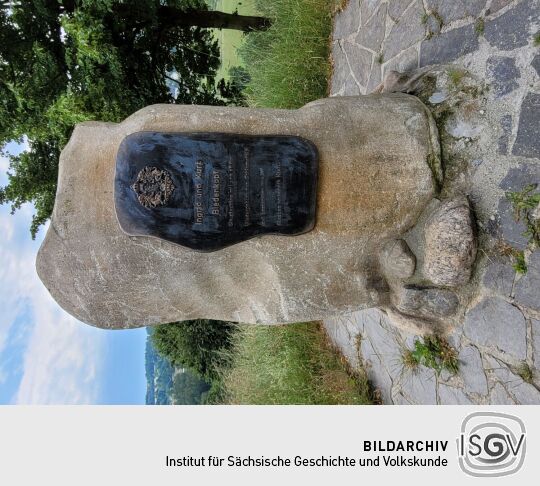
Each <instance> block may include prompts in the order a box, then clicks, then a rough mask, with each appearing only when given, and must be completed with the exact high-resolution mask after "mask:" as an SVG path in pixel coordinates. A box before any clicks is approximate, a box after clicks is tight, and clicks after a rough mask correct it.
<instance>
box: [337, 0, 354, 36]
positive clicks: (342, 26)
mask: <svg viewBox="0 0 540 486" xmlns="http://www.w3.org/2000/svg"><path fill="white" fill-rule="evenodd" d="M359 13H360V2H359V1H358V0H350V1H349V2H348V3H347V6H346V7H345V8H344V9H343V11H341V12H339V13H338V14H337V15H336V20H335V22H334V39H342V38H343V37H347V36H348V35H351V34H354V33H355V32H356V31H357V30H358V27H360V15H359Z"/></svg>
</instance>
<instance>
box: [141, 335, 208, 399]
mask: <svg viewBox="0 0 540 486" xmlns="http://www.w3.org/2000/svg"><path fill="white" fill-rule="evenodd" d="M146 332H147V334H148V335H147V337H146V350H145V369H146V404H147V405H200V404H201V403H204V399H205V397H206V394H207V392H208V390H209V389H210V385H208V384H207V383H206V382H205V381H203V380H201V379H200V378H198V377H197V376H196V375H195V374H193V373H192V372H190V371H189V370H188V369H186V368H176V369H175V368H174V367H173V366H171V364H170V363H169V361H168V360H166V359H165V358H163V357H161V356H160V355H159V354H158V352H157V351H156V350H155V348H154V346H153V345H152V340H151V339H150V336H151V333H152V328H146Z"/></svg>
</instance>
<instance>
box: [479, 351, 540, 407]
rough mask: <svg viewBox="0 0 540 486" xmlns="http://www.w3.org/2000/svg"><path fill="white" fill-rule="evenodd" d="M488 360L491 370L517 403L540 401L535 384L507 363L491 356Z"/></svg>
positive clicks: (535, 403) (539, 392) (535, 402)
mask: <svg viewBox="0 0 540 486" xmlns="http://www.w3.org/2000/svg"><path fill="white" fill-rule="evenodd" d="M487 362H488V366H489V367H490V370H491V372H492V373H493V374H494V375H495V376H496V377H497V378H498V380H499V382H500V383H501V384H502V385H504V388H505V390H506V391H507V392H508V394H509V395H510V396H511V397H512V398H513V399H514V400H515V403H518V404H521V405H537V404H538V403H540V391H538V390H537V389H536V388H535V387H534V386H533V385H531V384H529V383H526V382H524V381H523V380H522V379H521V378H520V377H519V376H518V375H516V374H515V373H513V372H512V371H511V370H510V369H509V368H508V366H506V364H504V363H503V362H502V361H500V360H498V359H495V358H493V357H489V356H488V357H487Z"/></svg>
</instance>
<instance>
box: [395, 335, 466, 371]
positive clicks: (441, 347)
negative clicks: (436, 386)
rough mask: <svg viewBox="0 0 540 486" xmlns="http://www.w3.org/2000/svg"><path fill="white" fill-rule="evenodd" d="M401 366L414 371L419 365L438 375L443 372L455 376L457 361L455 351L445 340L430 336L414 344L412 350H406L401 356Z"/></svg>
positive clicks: (457, 367)
mask: <svg viewBox="0 0 540 486" xmlns="http://www.w3.org/2000/svg"><path fill="white" fill-rule="evenodd" d="M402 362H403V366H404V367H405V368H406V369H409V370H412V371H415V370H416V369H417V368H418V366H419V365H423V366H426V367H427V368H431V369H433V370H435V372H436V373H437V374H438V375H439V374H440V373H441V372H442V371H443V370H446V371H448V372H450V373H452V374H456V373H457V372H458V369H459V361H458V358H457V352H456V350H455V349H454V348H453V347H452V346H450V344H448V341H446V339H444V338H442V337H440V336H436V335H431V336H425V337H424V338H423V340H421V339H417V340H416V341H415V342H414V349H412V350H411V349H406V350H405V351H404V352H403V354H402Z"/></svg>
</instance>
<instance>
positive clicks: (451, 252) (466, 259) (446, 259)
mask: <svg viewBox="0 0 540 486" xmlns="http://www.w3.org/2000/svg"><path fill="white" fill-rule="evenodd" d="M474 226H475V223H474V221H473V219H472V214H471V210H470V208H469V204H468V202H467V200H466V199H459V198H458V199H455V200H450V201H447V202H445V203H443V204H441V206H440V208H439V209H437V211H435V212H434V213H433V215H432V216H431V218H430V220H429V221H428V223H427V225H426V230H425V240H426V250H425V255H424V275H425V276H426V277H427V278H428V279H429V280H431V281H432V282H433V283H434V284H436V285H445V286H457V285H463V284H465V283H467V282H468V281H469V279H470V277H471V268H472V264H473V262H474V260H475V258H476V237H475V230H474Z"/></svg>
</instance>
